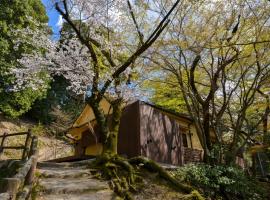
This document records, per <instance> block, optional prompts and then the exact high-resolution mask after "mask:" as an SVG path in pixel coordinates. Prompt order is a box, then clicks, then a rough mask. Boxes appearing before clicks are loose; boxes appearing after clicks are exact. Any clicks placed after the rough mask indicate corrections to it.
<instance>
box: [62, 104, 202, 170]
mask: <svg viewBox="0 0 270 200" xmlns="http://www.w3.org/2000/svg"><path fill="white" fill-rule="evenodd" d="M100 107H101V109H102V110H103V112H104V113H105V114H107V115H110V114H111V112H112V109H111V108H110V104H109V103H108V102H107V101H106V100H103V101H102V102H101V103H100ZM67 135H68V136H69V137H72V138H73V139H74V141H75V142H74V144H75V155H76V156H84V155H98V154H100V153H101V152H102V144H101V143H100V141H99V136H98V130H97V128H96V126H95V117H94V114H93V111H92V109H91V107H90V106H88V105H87V106H86V107H85V109H84V110H83V112H82V113H81V115H80V116H79V118H78V119H77V120H76V121H75V123H74V124H73V126H72V127H71V128H70V129H69V130H68V132H67ZM118 141H119V142H118V153H119V154H120V155H123V156H126V157H133V156H138V155H142V156H146V157H148V158H151V159H153V160H155V161H158V162H161V163H167V164H174V165H183V164H185V163H189V162H199V161H201V159H202V154H203V148H202V145H201V143H200V140H199V138H198V135H197V133H196V129H195V126H194V124H193V121H192V119H191V118H190V117H189V116H188V115H185V114H176V113H173V112H171V111H168V110H166V109H163V108H161V107H158V106H155V105H152V104H149V103H146V102H142V101H136V102H134V103H132V104H129V105H127V106H126V107H125V108H124V110H123V113H122V117H121V121H120V128H119V138H118Z"/></svg>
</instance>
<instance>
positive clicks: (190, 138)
mask: <svg viewBox="0 0 270 200" xmlns="http://www.w3.org/2000/svg"><path fill="white" fill-rule="evenodd" d="M190 125H191V123H189V124H188V135H189V140H190V146H191V149H193V145H192V137H191V134H192V133H191V132H190Z"/></svg>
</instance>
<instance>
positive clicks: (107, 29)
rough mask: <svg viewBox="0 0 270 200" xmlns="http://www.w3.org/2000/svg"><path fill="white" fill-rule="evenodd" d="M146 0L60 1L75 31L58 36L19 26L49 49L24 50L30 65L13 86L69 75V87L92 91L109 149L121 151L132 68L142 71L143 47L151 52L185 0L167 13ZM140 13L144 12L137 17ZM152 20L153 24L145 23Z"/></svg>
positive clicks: (17, 71)
mask: <svg viewBox="0 0 270 200" xmlns="http://www.w3.org/2000/svg"><path fill="white" fill-rule="evenodd" d="M143 2H144V1H139V2H137V3H136V2H135V3H134V2H130V1H129V0H127V1H122V0H114V1H112V0H100V1H92V0H91V1H89V0H61V1H56V2H55V8H56V10H57V11H58V12H59V13H60V15H61V16H62V18H63V19H64V23H66V24H67V25H68V26H69V28H70V29H71V35H69V37H64V39H63V40H61V41H60V40H59V41H53V40H51V39H50V37H49V36H48V34H46V32H42V31H41V30H40V31H39V32H31V30H29V29H24V30H16V31H15V32H16V33H17V34H21V35H23V34H26V35H28V36H29V35H31V36H32V40H31V41H30V40H28V42H29V43H31V44H32V45H34V46H36V47H38V48H40V49H43V50H44V51H41V53H38V52H36V53H34V54H29V55H24V56H23V57H22V58H21V59H20V60H19V62H20V63H21V65H22V66H24V67H23V68H20V69H15V70H14V71H13V73H14V74H16V77H17V79H16V82H15V83H14V87H13V89H14V90H20V89H22V88H25V87H32V88H34V89H40V88H42V87H43V85H44V84H43V82H42V80H41V79H40V78H39V76H40V73H45V74H48V75H60V74H61V75H62V76H64V77H65V78H66V79H67V80H69V82H70V86H69V89H70V90H72V91H74V92H75V93H76V94H84V95H85V94H86V93H88V95H86V98H85V99H86V102H87V103H88V104H89V105H90V106H91V107H92V109H93V112H94V114H95V117H96V121H97V125H98V127H99V134H100V136H101V142H102V143H103V147H104V149H103V153H104V154H117V135H118V128H119V122H120V116H121V104H122V102H123V97H124V96H128V95H127V94H131V93H132V92H133V91H132V89H134V87H132V86H130V84H127V83H129V82H130V77H131V74H132V73H138V71H139V70H138V67H135V64H136V63H135V61H136V60H137V59H138V58H139V57H140V56H141V55H142V54H143V53H146V52H148V53H151V48H150V47H151V45H152V44H153V43H154V42H155V41H156V40H157V38H158V37H159V36H160V35H161V34H162V32H163V30H164V29H165V28H166V27H167V26H168V24H169V23H170V20H169V16H170V15H171V14H172V13H173V12H176V11H175V8H176V7H177V5H178V4H179V2H180V1H179V0H177V1H175V3H173V4H172V3H168V4H166V5H167V6H168V8H165V7H164V5H163V6H162V9H163V13H164V12H165V14H162V15H157V14H156V13H155V12H153V11H150V9H149V8H150V6H151V5H155V4H154V3H155V1H150V2H149V3H148V4H149V5H148V7H147V6H146V5H147V3H145V2H144V3H143ZM158 8H159V7H158V6H157V7H156V9H158ZM152 10H153V9H152ZM166 10H167V11H166ZM138 13H140V16H143V17H137V15H138ZM142 13H143V15H141V14H142ZM138 16H139V15H138ZM147 20H148V25H147V26H145V21H147ZM144 27H146V28H144ZM69 34H70V33H69ZM26 38H29V37H26ZM20 42H22V40H21V41H17V43H18V44H19V43H20ZM48 77H49V76H48ZM51 77H52V76H51ZM127 91H129V93H127ZM105 96H106V98H107V99H109V101H110V103H111V105H112V107H113V114H112V127H110V128H109V125H108V123H107V120H106V116H105V114H104V113H103V111H102V110H101V109H100V107H99V103H100V102H101V100H102V99H103V98H104V97H105Z"/></svg>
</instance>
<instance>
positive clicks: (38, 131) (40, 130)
mask: <svg viewBox="0 0 270 200" xmlns="http://www.w3.org/2000/svg"><path fill="white" fill-rule="evenodd" d="M31 130H32V133H33V134H34V135H37V136H43V135H45V134H46V129H45V127H44V125H43V124H42V123H40V122H39V123H38V124H37V125H35V126H33V127H32V129H31Z"/></svg>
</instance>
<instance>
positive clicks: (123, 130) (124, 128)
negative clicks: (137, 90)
mask: <svg viewBox="0 0 270 200" xmlns="http://www.w3.org/2000/svg"><path fill="white" fill-rule="evenodd" d="M139 117H140V116H139V101H137V102H135V103H133V104H131V105H128V106H127V107H126V108H125V109H124V111H123V113H122V117H121V122H120V128H119V137H118V153H119V154H120V155H125V156H127V157H134V156H138V155H140V152H139V148H138V147H139V142H140V141H139V135H140V121H139Z"/></svg>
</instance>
